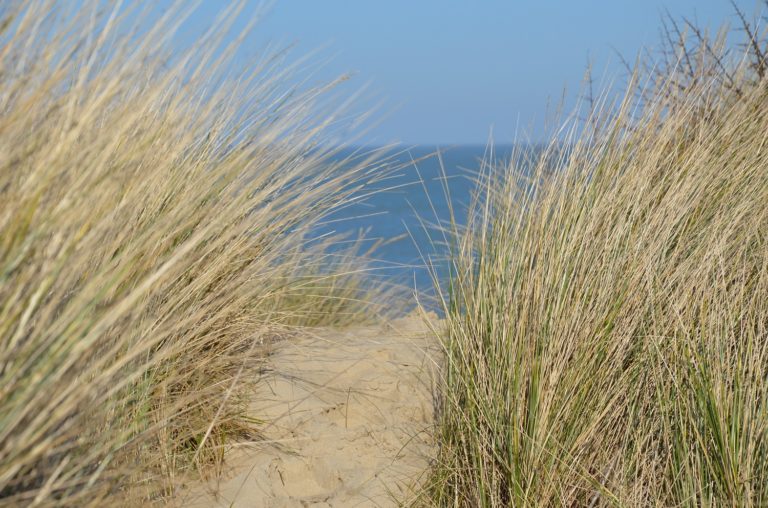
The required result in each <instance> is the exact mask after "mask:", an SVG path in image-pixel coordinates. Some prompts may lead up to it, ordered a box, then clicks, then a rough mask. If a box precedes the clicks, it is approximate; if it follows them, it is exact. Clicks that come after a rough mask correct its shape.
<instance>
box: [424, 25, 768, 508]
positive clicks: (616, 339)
mask: <svg viewBox="0 0 768 508" xmlns="http://www.w3.org/2000/svg"><path fill="white" fill-rule="evenodd" d="M750 35H752V34H750ZM721 40H722V39H721ZM679 41H681V45H680V46H677V47H676V48H673V49H676V50H680V49H682V51H679V52H677V53H676V55H677V56H676V60H675V62H674V63H673V65H671V66H668V67H664V66H657V67H655V68H654V69H655V70H656V71H659V70H661V71H663V72H661V73H659V74H655V73H654V74H653V75H652V76H651V77H650V81H648V82H644V83H641V84H637V83H638V81H639V80H638V79H637V75H636V79H635V85H633V86H631V87H630V90H629V92H628V93H627V96H626V97H627V98H626V99H624V101H623V102H622V103H621V104H619V105H617V106H616V107H608V106H607V105H605V104H604V105H603V107H602V108H596V109H598V110H600V109H601V110H602V113H601V112H600V111H597V112H595V113H594V114H593V120H594V121H591V122H588V124H589V125H590V126H591V127H590V128H587V129H584V130H581V131H580V132H578V133H577V132H576V130H575V129H574V130H573V131H572V133H571V134H569V135H568V136H565V138H566V139H564V140H563V139H560V140H558V142H556V143H553V145H552V147H551V148H550V149H548V150H546V151H545V153H544V154H543V155H542V156H541V157H537V158H535V159H532V160H533V162H530V161H527V162H526V164H522V162H523V161H524V160H525V157H524V156H523V155H521V156H520V157H517V158H516V159H515V160H513V161H512V163H510V164H509V166H508V167H505V168H502V169H500V170H499V171H497V172H495V173H494V174H492V175H491V176H489V177H488V182H489V183H488V184H487V185H486V186H485V190H484V196H483V199H482V200H481V201H480V202H479V203H478V205H477V206H476V207H475V213H474V214H473V215H472V217H471V220H470V223H469V225H468V226H467V228H466V230H464V231H462V232H460V233H457V237H456V246H455V250H454V257H453V263H454V274H453V276H452V278H451V286H450V298H449V300H447V301H446V302H445V311H446V315H447V319H446V323H445V332H444V333H445V347H446V352H447V359H446V365H445V374H444V375H445V378H444V382H445V384H444V387H443V392H442V395H441V407H442V410H441V416H440V428H439V431H438V432H439V433H438V442H439V446H440V451H439V457H438V463H437V466H436V468H435V471H434V474H433V477H432V482H431V486H430V492H429V495H430V500H431V502H432V503H435V504H439V505H458V506H724V505H739V506H765V505H768V152H767V151H766V139H767V138H766V133H768V101H766V88H765V81H764V80H762V75H760V74H759V73H758V72H757V70H759V69H761V68H762V67H759V66H758V65H756V64H755V62H758V64H759V65H763V64H764V62H762V63H761V59H759V58H758V59H755V58H753V57H755V54H754V53H752V52H749V53H747V54H745V56H744V58H737V59H729V58H727V55H726V54H724V53H723V47H724V46H720V47H718V46H717V44H715V43H714V42H712V41H711V40H709V39H706V38H705V37H704V36H703V35H702V33H701V32H695V33H694V37H693V39H689V40H688V41H685V40H684V39H683V38H682V37H681V38H680V39H679ZM758 41H759V42H758V45H757V46H755V47H758V48H762V47H764V46H765V44H764V42H762V40H760V39H758ZM675 44H677V43H675ZM637 92H640V93H637ZM562 146H565V147H567V148H566V149H565V150H562V149H559V148H558V147H562ZM518 168H521V169H518Z"/></svg>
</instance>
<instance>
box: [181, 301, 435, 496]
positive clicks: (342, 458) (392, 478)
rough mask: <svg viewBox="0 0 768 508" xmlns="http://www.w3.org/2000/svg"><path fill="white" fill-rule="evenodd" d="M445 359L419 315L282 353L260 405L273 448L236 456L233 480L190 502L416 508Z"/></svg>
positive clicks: (289, 344) (334, 333)
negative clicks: (439, 368)
mask: <svg viewBox="0 0 768 508" xmlns="http://www.w3.org/2000/svg"><path fill="white" fill-rule="evenodd" d="M436 358H438V346H437V344H436V343H435V342H434V339H432V338H431V335H430V334H429V333H428V331H427V327H426V325H425V324H424V321H423V318H422V317H420V316H415V315H412V316H410V317H407V318H402V319H399V320H395V321H392V322H391V323H389V324H388V325H384V326H369V327H357V328H352V329H348V330H344V331H338V330H323V331H319V332H317V333H316V334H314V335H313V336H311V337H306V338H302V339H299V340H292V341H286V342H284V343H282V344H280V345H278V346H277V349H276V351H275V353H274V355H273V356H271V358H270V366H271V372H270V373H269V374H267V375H266V376H265V378H264V379H263V381H262V382H260V383H259V386H258V388H257V391H258V393H256V394H255V396H254V402H253V404H252V407H251V416H253V417H256V418H260V419H262V420H263V421H265V422H266V423H265V426H264V428H263V429H262V431H263V437H264V440H263V441H260V442H259V443H256V444H253V445H249V446H247V447H238V448H235V449H233V450H230V451H229V452H228V453H227V455H226V463H227V471H228V473H227V474H225V476H224V478H222V479H220V480H219V482H218V483H217V485H208V486H207V488H206V489H205V490H204V491H202V492H201V490H203V489H196V490H197V492H195V491H194V490H193V492H192V493H188V494H186V496H185V498H184V499H182V500H181V501H182V504H183V505H184V506H200V507H203V506H206V507H208V506H213V507H219V506H221V507H223V506H227V507H229V506H232V507H275V508H277V507H294V506H296V507H308V506H312V507H325V506H332V507H340V506H343V507H346V506H397V505H398V504H400V503H407V502H408V501H409V500H410V499H413V496H414V492H416V491H418V487H419V483H420V482H421V481H423V480H424V478H425V475H426V472H427V468H428V466H429V461H430V458H431V457H432V456H433V442H432V439H431V430H432V425H433V418H434V403H433V394H434V379H435V373H436V363H435V359H436ZM212 489H213V490H217V495H214V494H212V493H211V490H212Z"/></svg>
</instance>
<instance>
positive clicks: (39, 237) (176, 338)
mask: <svg viewBox="0 0 768 508" xmlns="http://www.w3.org/2000/svg"><path fill="white" fill-rule="evenodd" d="M82 4H83V5H78V3H77V2H72V3H66V2H64V3H59V2H53V1H48V0H43V1H36V2H30V3H21V2H19V3H11V4H8V3H6V4H5V5H4V6H3V7H2V8H0V18H2V23H0V27H1V28H0V505H15V504H33V505H57V506H60V505H76V506H84V505H88V504H97V505H98V504H99V503H102V502H104V498H105V497H108V498H109V499H111V501H110V502H116V500H117V499H121V500H122V502H136V501H137V499H139V498H143V499H144V500H153V499H154V500H161V499H163V498H164V497H165V496H167V495H169V494H170V493H171V492H172V487H173V485H174V484H175V482H176V481H177V479H178V477H179V476H180V475H181V476H183V475H185V474H187V473H188V472H189V471H190V469H191V468H195V467H196V468H197V469H198V470H199V471H201V472H203V473H205V472H207V471H210V466H215V465H217V464H220V462H221V457H222V454H223V450H224V449H225V447H226V445H227V443H229V442H231V440H233V439H237V438H239V437H243V436H245V437H249V436H251V435H252V433H253V432H254V430H253V429H254V425H253V423H254V422H251V421H249V420H248V418H247V417H246V416H245V414H244V405H245V402H246V401H247V388H248V382H245V381H244V379H245V373H250V376H249V378H251V379H254V380H255V379H257V376H255V375H253V373H254V372H256V371H257V370H258V368H259V367H260V362H259V359H260V358H262V357H263V354H264V352H265V348H266V347H267V346H268V345H269V343H270V341H272V340H273V339H274V338H275V337H279V336H289V335H290V334H291V333H296V330H297V327H300V326H302V325H307V324H312V325H317V324H324V323H334V324H338V323H344V322H350V321H354V320H357V319H359V318H360V317H361V316H362V310H363V309H367V307H366V306H365V302H364V301H363V299H364V297H365V296H366V294H367V292H368V291H370V289H369V288H368V287H366V285H365V282H364V281H363V280H362V278H361V277H360V271H359V270H360V268H361V265H360V264H359V262H358V261H357V260H356V259H357V258H355V257H354V255H353V254H354V253H350V252H347V253H346V254H345V253H344V252H338V251H336V250H333V251H329V250H328V246H329V243H330V242H329V241H314V242H310V243H309V244H308V240H307V237H306V235H307V232H308V231H309V230H310V228H311V227H312V225H313V224H314V223H315V222H316V221H317V220H318V219H319V218H320V217H322V216H323V215H324V214H326V213H327V212H329V211H330V210H333V209H334V208H335V207H338V206H342V205H344V204H345V203H346V202H347V201H348V200H349V199H351V196H352V194H353V193H354V192H355V190H356V189H357V188H358V187H359V186H360V185H362V184H363V181H364V180H366V179H370V178H375V177H376V171H375V170H376V169H377V168H376V166H375V164H373V162H372V161H373V160H374V159H375V158H376V157H377V154H368V155H365V156H363V155H361V156H358V157H356V158H355V159H354V160H347V161H342V162H333V161H332V158H331V156H332V155H333V151H332V150H330V149H323V148H322V147H323V146H327V145H325V144H323V142H324V141H333V139H329V136H332V135H333V132H335V131H337V130H338V129H339V124H340V120H339V118H340V117H339V114H340V113H343V111H342V110H339V111H337V110H335V109H332V108H330V107H329V106H328V104H330V103H328V102H324V99H323V97H324V96H325V94H326V91H327V89H328V88H329V87H321V88H308V89H303V90H302V89H299V88H297V87H295V86H293V85H291V81H290V72H291V66H290V65H287V64H285V63H284V57H283V56H282V55H281V54H275V55H266V56H264V57H262V58H261V59H260V60H259V61H258V62H257V63H256V64H255V65H251V66H249V67H248V69H246V70H245V71H243V72H234V71H233V69H235V67H234V66H232V65H231V64H230V61H231V57H232V55H233V53H234V52H235V51H237V49H238V46H239V44H241V42H242V37H230V39H231V40H232V42H227V41H228V40H230V39H228V38H227V37H229V36H228V35H227V34H228V33H229V32H228V31H229V30H230V28H231V25H232V24H233V23H234V22H235V20H236V19H237V16H238V9H239V8H240V7H241V6H240V5H239V4H237V3H235V4H233V5H232V7H228V8H227V9H225V12H224V14H223V15H222V17H221V18H220V19H218V20H216V21H214V22H212V24H211V27H210V30H209V31H208V32H207V33H206V34H204V35H202V36H201V37H200V38H198V39H197V40H196V41H195V42H194V43H193V44H192V45H191V46H190V47H189V48H187V49H186V50H185V51H183V52H180V53H179V52H171V51H170V45H169V43H170V41H171V38H172V37H173V34H174V32H175V30H176V29H177V28H178V27H177V20H179V19H183V18H184V16H185V15H186V14H187V10H186V8H185V6H184V5H182V3H178V4H176V5H175V6H173V7H172V8H171V9H170V10H169V11H168V13H167V14H166V15H165V16H164V17H163V18H160V19H155V20H154V21H148V20H150V19H153V18H151V17H150V18H146V17H143V16H142V11H141V9H142V7H136V6H134V5H129V6H128V7H127V10H126V9H123V10H120V9H119V8H117V7H115V8H114V10H113V8H112V7H111V6H110V4H109V3H104V2H100V1H98V0H93V1H86V2H83V3H82ZM146 6H147V5H146V4H145V5H144V7H146ZM136 20H139V21H136ZM235 35H237V34H235ZM367 313H368V315H370V314H371V311H370V309H368V310H367ZM256 428H257V426H256Z"/></svg>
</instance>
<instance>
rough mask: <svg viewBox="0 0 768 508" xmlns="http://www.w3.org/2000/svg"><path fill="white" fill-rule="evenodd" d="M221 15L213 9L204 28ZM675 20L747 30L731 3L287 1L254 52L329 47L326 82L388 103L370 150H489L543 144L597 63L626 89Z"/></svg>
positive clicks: (749, 0)
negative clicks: (642, 52)
mask: <svg viewBox="0 0 768 508" xmlns="http://www.w3.org/2000/svg"><path fill="white" fill-rule="evenodd" d="M260 3H261V2H258V1H257V0H254V1H253V2H251V3H249V5H248V9H247V10H248V11H251V12H252V11H253V10H255V8H256V7H257V6H258V5H259V4H260ZM737 4H738V5H739V6H740V7H742V8H743V9H744V10H745V11H746V12H748V13H749V14H752V13H754V12H756V8H757V4H756V2H755V1H754V0H737ZM217 5H220V2H216V1H213V0H203V4H202V7H201V8H200V10H199V11H198V12H197V13H196V14H195V15H194V18H193V21H194V22H196V23H198V22H204V21H205V20H206V19H209V18H210V17H211V16H212V15H213V13H214V11H215V10H216V9H217ZM666 11H669V13H670V14H671V15H672V16H674V17H676V18H680V17H681V16H686V17H689V18H691V19H696V20H698V22H699V23H700V24H701V25H705V26H707V25H708V26H718V25H719V24H720V23H721V22H723V21H730V22H731V23H735V19H734V16H733V11H732V8H731V6H730V5H729V3H728V1H727V0H578V1H577V0H506V1H503V0H472V1H470V0H463V1H457V0H442V1H440V0H387V1H382V0H379V1H374V0H282V1H280V0H278V1H276V2H274V3H273V4H272V6H271V8H270V9H269V11H268V13H267V15H266V18H265V19H264V21H263V22H262V23H261V24H260V26H259V28H258V30H257V34H256V36H255V38H254V39H253V40H252V41H250V44H253V45H256V46H258V45H263V44H265V43H266V41H272V42H277V43H281V44H287V43H295V44H296V49H295V50H294V54H295V55H297V56H298V55H302V54H305V53H307V52H310V51H312V50H314V49H317V48H319V47H320V48H322V50H321V51H320V56H321V58H322V59H323V60H324V61H325V62H326V63H325V64H324V66H323V68H322V70H321V71H320V72H317V73H316V74H315V78H317V79H330V78H332V77H333V76H337V75H340V74H343V73H345V72H353V73H354V76H355V77H354V79H353V80H352V82H351V84H350V85H346V86H347V87H348V88H347V89H349V90H353V89H356V88H357V89H359V88H362V87H363V86H364V85H367V87H366V88H365V95H364V96H365V100H363V101H361V102H359V103H358V104H359V106H358V107H359V108H360V109H366V108H368V107H370V105H371V104H374V103H376V104H382V106H381V107H380V108H379V109H378V111H377V114H376V115H375V118H376V119H377V124H376V125H375V127H373V128H372V129H371V130H370V131H369V132H368V133H367V134H366V136H365V137H364V139H363V141H364V142H366V143H371V144H375V143H387V142H391V141H401V142H404V143H407V144H424V143H427V144H433V143H437V144H453V143H484V142H486V140H487V139H488V137H489V133H490V132H491V129H493V137H494V139H495V141H496V142H498V143H505V142H512V141H514V140H515V133H516V132H517V133H518V136H517V138H518V140H520V138H521V137H525V136H527V137H528V138H530V139H532V140H534V141H537V140H539V138H541V137H542V136H543V135H544V129H543V124H544V117H545V111H546V107H547V103H548V101H555V102H557V100H559V99H560V97H561V96H562V94H563V91H564V90H566V97H568V98H569V100H570V101H571V102H572V101H573V98H574V97H575V96H576V95H577V91H578V88H579V86H580V84H581V82H582V78H583V76H584V71H585V69H586V67H587V62H588V61H591V62H592V64H593V67H594V69H595V75H596V76H597V77H598V78H599V77H601V76H606V77H607V78H609V79H618V80H620V79H621V77H622V76H623V70H622V67H621V65H620V61H619V59H618V57H617V56H616V52H617V51H618V52H619V53H620V54H622V55H624V56H625V57H627V59H629V60H632V59H633V58H634V57H635V55H636V54H637V52H638V50H639V49H640V48H641V47H644V46H653V45H654V44H656V43H657V41H658V34H659V28H660V18H661V16H662V14H663V13H664V12H666ZM350 87H351V88H350ZM345 90H346V89H345ZM520 133H522V135H521V134H520Z"/></svg>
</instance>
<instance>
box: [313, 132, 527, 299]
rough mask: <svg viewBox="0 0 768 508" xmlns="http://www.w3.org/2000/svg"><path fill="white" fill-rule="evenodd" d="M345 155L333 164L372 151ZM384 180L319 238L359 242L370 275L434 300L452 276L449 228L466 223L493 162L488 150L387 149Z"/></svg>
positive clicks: (504, 153)
mask: <svg viewBox="0 0 768 508" xmlns="http://www.w3.org/2000/svg"><path fill="white" fill-rule="evenodd" d="M372 150H373V149H372V148H359V147H358V148H348V149H344V150H341V151H340V152H339V153H338V154H337V155H336V157H338V158H341V159H343V158H346V157H348V156H349V155H350V154H352V153H356V154H360V153H366V152H370V151H372ZM512 150H513V146H511V145H510V146H507V145H503V146H495V147H494V148H493V158H494V159H496V160H503V159H505V158H506V159H508V158H509V157H510V155H511V153H512ZM386 153H387V155H386V160H387V164H386V166H385V167H383V168H382V169H381V172H382V173H381V178H380V180H379V181H376V182H374V183H371V184H369V185H368V186H366V188H365V189H363V190H362V191H361V192H360V193H358V195H356V196H355V197H354V202H353V203H352V204H350V205H349V206H345V207H344V208H343V209H340V210H338V211H336V212H334V213H333V214H331V215H330V216H329V217H327V218H325V219H324V220H323V221H322V223H321V224H320V226H319V227H318V231H317V233H318V234H320V235H343V236H345V237H346V238H347V239H349V240H351V239H357V238H360V237H361V236H362V237H364V240H363V241H362V243H361V247H362V248H363V250H365V249H367V248H369V247H373V246H375V249H374V250H373V251H372V252H371V255H370V257H371V262H370V267H371V275H372V276H374V277H382V278H386V279H387V280H388V281H391V282H396V283H398V284H402V285H404V286H406V287H407V288H409V289H411V290H413V291H415V292H417V293H418V294H419V295H421V296H422V297H424V298H425V299H429V298H434V295H435V291H434V286H435V282H436V281H437V282H438V283H439V284H440V285H442V286H444V285H445V282H446V279H447V276H448V244H449V242H450V236H449V235H447V234H446V233H445V232H444V228H445V227H446V226H447V225H449V224H451V222H452V221H453V222H454V223H455V224H458V225H459V226H461V225H463V224H465V223H466V218H467V213H468V208H469V206H470V203H471V201H472V199H473V195H474V194H475V192H476V176H477V175H478V173H479V171H480V169H481V165H482V161H483V160H484V159H487V156H488V155H489V152H488V148H487V147H486V146H484V145H458V146H456V145H454V146H415V147H410V148H402V147H399V148H391V149H388V150H387V152H386ZM343 245H344V243H340V244H339V248H341V246H343Z"/></svg>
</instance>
